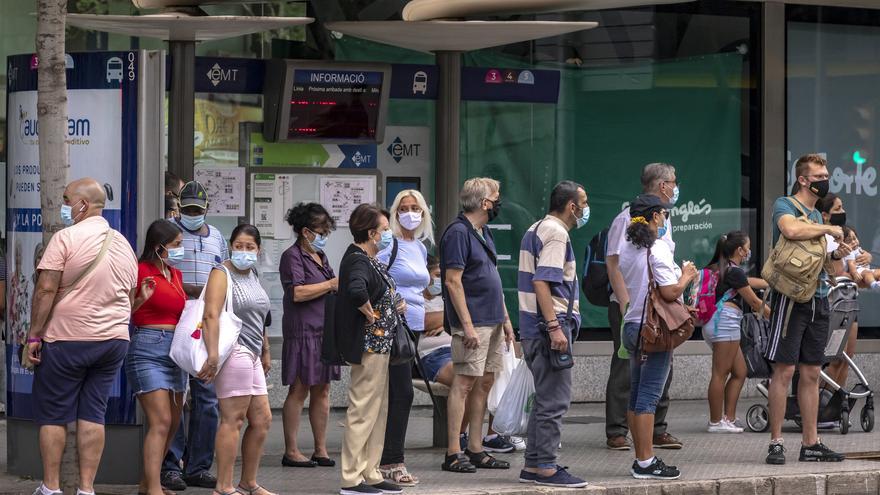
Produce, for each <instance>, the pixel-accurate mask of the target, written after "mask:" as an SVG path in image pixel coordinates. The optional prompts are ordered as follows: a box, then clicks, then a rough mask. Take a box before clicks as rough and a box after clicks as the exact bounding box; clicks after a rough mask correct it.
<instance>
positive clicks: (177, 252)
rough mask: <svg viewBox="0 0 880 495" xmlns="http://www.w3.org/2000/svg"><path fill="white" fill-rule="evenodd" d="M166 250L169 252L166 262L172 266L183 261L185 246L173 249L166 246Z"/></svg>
mask: <svg viewBox="0 0 880 495" xmlns="http://www.w3.org/2000/svg"><path fill="white" fill-rule="evenodd" d="M165 252H167V253H168V257H167V258H165V263H168V264H169V265H170V266H174V265H176V264H178V263H180V262H181V261H183V255H184V250H183V246H181V247H176V248H171V249H168V248H165Z"/></svg>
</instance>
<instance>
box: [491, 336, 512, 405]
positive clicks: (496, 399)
mask: <svg viewBox="0 0 880 495" xmlns="http://www.w3.org/2000/svg"><path fill="white" fill-rule="evenodd" d="M501 345H502V348H501V364H502V368H501V371H499V372H498V373H495V383H494V384H493V385H492V390H490V391H489V398H488V400H487V402H488V409H489V412H490V413H492V414H495V411H496V410H497V409H498V404H499V403H500V402H501V396H503V395H504V391H505V390H507V384H508V383H510V377H511V376H513V370H515V369H516V366H517V365H518V364H519V361H520V360H519V359H518V358H517V357H516V355H515V354H514V352H513V348H512V347H511V348H510V349H508V348H507V345H506V344H501Z"/></svg>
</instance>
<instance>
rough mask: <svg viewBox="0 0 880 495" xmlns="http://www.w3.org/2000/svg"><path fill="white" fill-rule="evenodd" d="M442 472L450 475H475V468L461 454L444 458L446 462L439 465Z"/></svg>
mask: <svg viewBox="0 0 880 495" xmlns="http://www.w3.org/2000/svg"><path fill="white" fill-rule="evenodd" d="M440 468H441V469H442V470H444V471H449V472H451V473H476V472H477V467H476V466H474V465H473V464H471V461H469V460H468V458H467V456H466V455H464V454H462V453H461V452H459V453H457V454H452V455H448V456H446V460H445V461H444V462H443V464H441V465H440Z"/></svg>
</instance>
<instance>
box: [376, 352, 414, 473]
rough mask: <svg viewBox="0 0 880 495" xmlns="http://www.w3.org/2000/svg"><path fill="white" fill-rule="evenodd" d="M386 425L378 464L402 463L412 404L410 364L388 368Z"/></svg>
mask: <svg viewBox="0 0 880 495" xmlns="http://www.w3.org/2000/svg"><path fill="white" fill-rule="evenodd" d="M388 381H389V383H388V423H387V425H386V426H385V448H384V450H382V460H381V461H380V464H382V465H386V464H401V463H403V449H404V446H405V444H406V428H407V426H408V425H409V413H410V409H411V408H412V403H413V387H412V363H406V364H399V365H397V366H389V367H388Z"/></svg>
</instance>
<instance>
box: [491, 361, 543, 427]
mask: <svg viewBox="0 0 880 495" xmlns="http://www.w3.org/2000/svg"><path fill="white" fill-rule="evenodd" d="M534 401H535V380H534V378H532V372H531V370H529V367H528V365H526V362H525V360H520V362H519V364H518V365H517V366H516V369H514V371H513V375H512V376H511V377H510V383H508V384H507V389H506V390H505V391H504V395H502V396H501V401H500V402H499V403H498V408H497V409H496V411H495V421H494V422H493V423H492V428H493V429H494V430H495V431H496V432H497V433H498V434H499V435H516V436H523V435H526V434H527V432H528V427H529V415H530V414H531V412H532V406H533V404H534Z"/></svg>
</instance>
